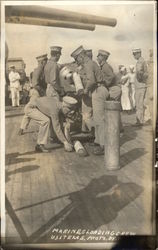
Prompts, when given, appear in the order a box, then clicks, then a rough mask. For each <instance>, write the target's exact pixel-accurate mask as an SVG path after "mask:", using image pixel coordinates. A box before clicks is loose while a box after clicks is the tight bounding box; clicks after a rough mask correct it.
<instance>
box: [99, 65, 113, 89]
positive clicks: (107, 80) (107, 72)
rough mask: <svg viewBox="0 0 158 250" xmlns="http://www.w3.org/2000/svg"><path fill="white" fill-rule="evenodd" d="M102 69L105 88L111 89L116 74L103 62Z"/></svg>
mask: <svg viewBox="0 0 158 250" xmlns="http://www.w3.org/2000/svg"><path fill="white" fill-rule="evenodd" d="M100 69H101V74H102V78H103V82H104V85H105V87H107V88H109V87H111V86H113V85H114V81H115V74H114V72H113V69H112V67H111V66H110V65H109V64H108V63H107V62H103V63H102V64H101V65H100Z"/></svg>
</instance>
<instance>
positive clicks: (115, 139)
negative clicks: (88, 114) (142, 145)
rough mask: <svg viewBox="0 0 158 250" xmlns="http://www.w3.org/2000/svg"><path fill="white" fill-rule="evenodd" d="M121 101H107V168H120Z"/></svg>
mask: <svg viewBox="0 0 158 250" xmlns="http://www.w3.org/2000/svg"><path fill="white" fill-rule="evenodd" d="M120 108H121V105H120V102H117V101H106V102H105V147H104V148H105V149H104V150H105V154H104V165H105V167H106V169H107V170H117V169H120Z"/></svg>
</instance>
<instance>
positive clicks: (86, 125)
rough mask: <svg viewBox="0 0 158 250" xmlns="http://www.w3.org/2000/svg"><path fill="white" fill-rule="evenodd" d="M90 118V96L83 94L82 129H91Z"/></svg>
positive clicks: (91, 119)
mask: <svg viewBox="0 0 158 250" xmlns="http://www.w3.org/2000/svg"><path fill="white" fill-rule="evenodd" d="M92 123H93V118H92V97H90V96H89V95H83V97H82V131H84V132H86V131H87V130H89V131H91V128H92V126H93V124H92Z"/></svg>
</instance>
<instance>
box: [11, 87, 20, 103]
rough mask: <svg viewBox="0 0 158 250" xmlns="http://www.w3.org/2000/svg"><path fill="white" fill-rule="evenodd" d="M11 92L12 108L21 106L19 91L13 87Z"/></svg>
mask: <svg viewBox="0 0 158 250" xmlns="http://www.w3.org/2000/svg"><path fill="white" fill-rule="evenodd" d="M10 91H11V98H12V106H13V107H15V106H19V102H20V94H19V89H18V88H14V87H11V88H10Z"/></svg>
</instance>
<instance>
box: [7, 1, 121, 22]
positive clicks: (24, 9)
mask: <svg viewBox="0 0 158 250" xmlns="http://www.w3.org/2000/svg"><path fill="white" fill-rule="evenodd" d="M6 16H7V17H9V16H23V17H33V18H44V19H45V18H46V19H51V20H52V19H53V20H62V21H68V22H79V23H85V24H96V25H106V26H112V27H114V26H116V23H117V20H116V19H115V18H108V17H100V16H95V15H88V14H82V13H77V12H73V11H66V10H59V9H54V8H46V7H42V6H33V5H30V6H28V5H26V6H6Z"/></svg>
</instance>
